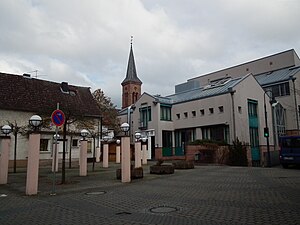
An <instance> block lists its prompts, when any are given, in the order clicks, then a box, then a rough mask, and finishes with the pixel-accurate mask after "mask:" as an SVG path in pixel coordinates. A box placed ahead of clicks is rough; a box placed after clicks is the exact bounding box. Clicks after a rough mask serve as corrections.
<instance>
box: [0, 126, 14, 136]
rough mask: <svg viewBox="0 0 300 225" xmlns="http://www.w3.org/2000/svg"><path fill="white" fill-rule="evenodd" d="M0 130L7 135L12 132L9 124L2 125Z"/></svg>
mask: <svg viewBox="0 0 300 225" xmlns="http://www.w3.org/2000/svg"><path fill="white" fill-rule="evenodd" d="M1 132H2V133H3V134H5V136H7V135H9V134H10V133H11V132H12V129H11V126H9V125H4V126H2V127H1Z"/></svg>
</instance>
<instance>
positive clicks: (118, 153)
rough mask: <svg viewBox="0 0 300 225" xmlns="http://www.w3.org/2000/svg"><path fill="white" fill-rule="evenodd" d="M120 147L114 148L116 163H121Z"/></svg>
mask: <svg viewBox="0 0 300 225" xmlns="http://www.w3.org/2000/svg"><path fill="white" fill-rule="evenodd" d="M120 148H121V147H120V145H117V146H116V163H120V162H121V150H120Z"/></svg>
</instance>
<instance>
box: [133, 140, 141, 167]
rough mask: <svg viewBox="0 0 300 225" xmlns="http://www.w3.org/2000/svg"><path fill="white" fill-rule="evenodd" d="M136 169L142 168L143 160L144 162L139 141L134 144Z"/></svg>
mask: <svg viewBox="0 0 300 225" xmlns="http://www.w3.org/2000/svg"><path fill="white" fill-rule="evenodd" d="M134 155H135V156H134V167H135V168H139V167H141V166H142V163H141V160H142V157H141V155H142V152H141V142H140V141H137V142H135V143H134Z"/></svg>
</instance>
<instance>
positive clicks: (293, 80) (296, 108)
mask: <svg viewBox="0 0 300 225" xmlns="http://www.w3.org/2000/svg"><path fill="white" fill-rule="evenodd" d="M295 80H296V77H292V82H293V89H294V101H295V114H296V121H297V131H298V132H299V118H298V106H297V105H298V104H297V96H296V88H295Z"/></svg>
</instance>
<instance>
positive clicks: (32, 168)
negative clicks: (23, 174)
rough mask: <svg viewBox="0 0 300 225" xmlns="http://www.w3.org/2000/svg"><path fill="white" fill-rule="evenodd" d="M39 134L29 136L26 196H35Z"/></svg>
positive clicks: (37, 182) (37, 176)
mask: <svg viewBox="0 0 300 225" xmlns="http://www.w3.org/2000/svg"><path fill="white" fill-rule="evenodd" d="M40 137H41V135H40V134H30V135H29V149H28V160H27V178H26V195H36V194H37V192H38V184H39V162H40Z"/></svg>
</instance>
